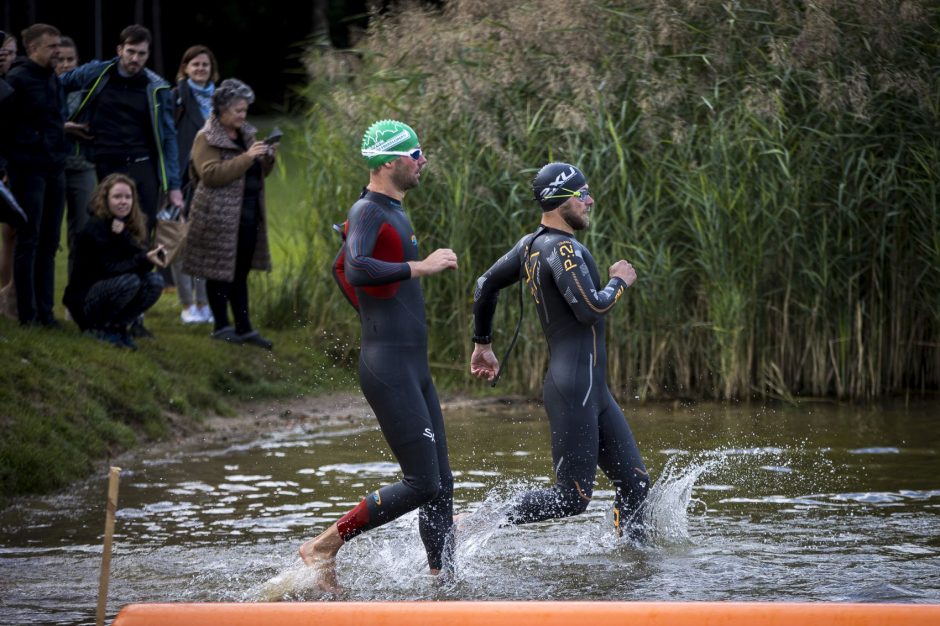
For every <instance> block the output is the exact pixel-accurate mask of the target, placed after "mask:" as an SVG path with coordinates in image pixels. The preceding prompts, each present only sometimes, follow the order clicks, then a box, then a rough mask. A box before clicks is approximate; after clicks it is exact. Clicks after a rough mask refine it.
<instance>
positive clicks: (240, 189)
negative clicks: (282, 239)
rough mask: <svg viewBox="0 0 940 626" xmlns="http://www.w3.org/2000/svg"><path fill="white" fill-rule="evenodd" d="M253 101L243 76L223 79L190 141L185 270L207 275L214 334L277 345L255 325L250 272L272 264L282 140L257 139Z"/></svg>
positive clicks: (190, 272) (227, 339)
mask: <svg viewBox="0 0 940 626" xmlns="http://www.w3.org/2000/svg"><path fill="white" fill-rule="evenodd" d="M254 99H255V96H254V92H252V90H251V88H250V87H249V86H248V85H246V84H245V83H243V82H242V81H240V80H237V79H234V78H230V79H228V80H224V81H222V83H221V84H220V85H219V86H218V87H217V88H216V90H215V93H214V94H213V96H212V114H211V115H210V116H209V119H208V120H206V125H205V126H204V127H203V128H202V130H200V131H199V134H197V135H196V139H195V141H194V142H193V151H192V159H191V161H190V175H191V176H192V177H193V179H194V181H195V185H196V188H195V192H194V194H193V200H192V206H191V207H190V214H189V219H190V227H189V235H188V236H187V238H186V246H185V248H184V251H183V271H184V272H186V273H187V274H190V275H192V276H200V277H203V278H205V279H206V292H207V295H208V298H209V307H210V308H211V309H212V315H213V317H214V318H215V330H214V332H213V333H212V337H213V338H214V339H219V340H222V341H227V342H230V343H246V344H251V345H255V346H260V347H262V348H267V349H269V350H270V349H271V348H272V346H273V344H272V343H271V342H270V341H268V340H267V339H265V338H264V337H262V336H261V335H260V334H259V333H258V331H257V330H255V329H254V328H252V326H251V319H250V317H249V315H248V272H249V271H250V270H252V269H262V270H270V269H271V255H270V251H269V249H268V234H267V225H266V220H265V206H264V178H265V176H267V175H268V174H269V173H270V172H271V170H272V168H273V167H274V157H275V155H276V153H277V145H276V144H275V145H268V144H267V143H265V142H263V141H256V140H255V133H256V131H255V129H254V127H252V126H251V125H250V124H248V123H247V122H246V121H245V117H246V115H247V112H248V105H250V104H251V103H252V102H254ZM229 305H231V309H232V317H233V319H234V326H233V325H231V324H230V323H229V316H228V308H229Z"/></svg>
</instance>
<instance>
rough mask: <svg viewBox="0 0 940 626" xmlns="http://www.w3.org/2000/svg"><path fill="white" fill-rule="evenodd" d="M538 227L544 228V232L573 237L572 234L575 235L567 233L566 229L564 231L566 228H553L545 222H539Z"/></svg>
mask: <svg viewBox="0 0 940 626" xmlns="http://www.w3.org/2000/svg"><path fill="white" fill-rule="evenodd" d="M539 228H541V229H545V232H547V233H556V234H559V235H564V236H565V237H574V236H575V235H574V233H569V232H568V231H566V230H561V229H560V228H553V227H551V226H548V225H546V224H539Z"/></svg>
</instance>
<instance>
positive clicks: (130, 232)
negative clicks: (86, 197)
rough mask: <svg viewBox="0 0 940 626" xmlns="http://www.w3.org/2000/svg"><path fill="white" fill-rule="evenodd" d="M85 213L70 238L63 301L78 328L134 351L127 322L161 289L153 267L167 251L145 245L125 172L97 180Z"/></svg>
mask: <svg viewBox="0 0 940 626" xmlns="http://www.w3.org/2000/svg"><path fill="white" fill-rule="evenodd" d="M90 212H91V216H90V217H89V218H88V221H87V222H86V224H85V226H84V228H82V230H81V231H79V233H78V235H77V236H76V238H75V261H74V264H73V265H72V271H71V274H70V275H69V284H68V286H66V288H65V296H64V297H63V298H62V302H63V303H64V304H65V306H66V307H67V308H68V310H69V313H71V314H72V319H73V320H75V322H76V323H77V324H78V326H79V328H81V329H82V330H84V331H86V332H88V333H89V334H91V335H93V336H95V337H96V338H98V339H101V340H103V341H107V342H108V343H111V344H113V345H115V346H117V347H120V348H130V349H131V350H136V349H137V346H136V345H135V343H134V341H133V340H132V339H131V337H130V334H129V333H128V327H129V326H130V324H131V322H133V321H134V320H135V319H137V318H138V317H139V316H140V315H142V314H143V313H144V311H146V310H147V309H149V308H150V307H152V306H153V305H154V304H156V302H157V300H158V299H159V298H160V294H161V293H163V278H162V277H161V276H160V275H159V274H158V273H156V272H154V271H153V268H154V266H157V267H165V266H166V251H165V250H164V248H163V246H162V245H161V246H157V247H155V248H153V249H152V250H147V248H146V247H145V246H144V242H145V241H146V239H147V235H146V220H145V218H144V214H143V211H142V210H141V208H140V201H139V200H138V198H137V186H136V185H135V184H134V181H133V179H131V178H130V177H129V176H126V175H124V174H111V175H109V176H107V177H105V179H104V180H102V181H101V182H100V183H98V186H97V187H96V188H95V192H94V194H93V195H92V198H91V208H90Z"/></svg>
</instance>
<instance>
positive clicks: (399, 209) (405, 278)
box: [300, 120, 457, 591]
mask: <svg viewBox="0 0 940 626" xmlns="http://www.w3.org/2000/svg"><path fill="white" fill-rule="evenodd" d="M361 153H362V156H363V158H364V159H365V161H366V164H367V165H368V167H369V169H370V170H371V171H370V174H369V184H368V186H367V187H366V188H365V189H364V190H363V192H362V195H361V196H360V197H359V200H358V201H357V202H356V203H355V204H354V205H353V206H352V208H351V209H350V210H349V217H348V220H347V221H346V225H345V227H343V228H340V230H341V231H342V232H343V235H344V240H345V241H344V243H343V246H342V248H341V250H340V252H339V254H338V255H337V258H336V262H335V264H334V275H335V277H336V279H337V282H338V283H339V285H340V287H341V288H342V290H343V292H344V294H345V295H346V297H347V298H348V299H349V301H350V303H352V305H353V306H354V307H355V308H356V309H357V310H358V312H359V318H360V320H361V322H362V340H361V341H362V346H361V350H360V354H359V381H360V383H361V385H362V392H363V394H364V395H365V397H366V400H368V402H369V405H370V406H371V407H372V410H373V411H374V412H375V415H376V417H377V418H378V422H379V425H380V426H381V428H382V434H383V435H384V436H385V440H386V441H387V442H388V444H389V446H390V447H391V449H392V452H393V453H394V455H395V458H396V459H397V460H398V462H399V464H400V465H401V469H402V473H403V474H404V478H403V479H402V480H401V482H398V483H395V484H393V485H386V486H384V487H381V488H379V489H377V490H376V491H374V492H372V493H370V494H369V495H368V496H367V497H366V498H365V499H363V500H362V501H361V502H360V503H359V504H358V505H357V506H356V507H355V508H353V509H352V510H351V511H349V512H348V513H346V514H345V515H343V517H341V518H340V519H339V521H337V522H336V523H334V524H332V525H331V526H330V527H329V528H327V529H326V530H325V531H324V532H323V533H321V534H320V535H319V536H318V537H316V538H314V539H311V540H309V541H307V542H306V543H304V544H303V545H302V546H301V547H300V556H301V558H302V559H303V561H304V562H305V563H306V564H307V565H310V566H314V567H317V568H319V569H320V572H319V576H318V584H319V586H320V588H321V589H323V590H325V591H332V590H335V589H337V588H338V586H337V582H336V571H335V565H334V558H335V556H336V554H337V552H338V551H339V549H340V548H341V547H342V545H343V544H344V543H345V542H347V541H349V540H350V539H352V538H353V537H355V536H357V535H359V534H360V533H363V532H365V531H367V530H371V529H373V528H376V527H377V526H381V525H382V524H385V523H388V522H390V521H392V520H394V519H395V518H397V517H400V516H401V515H404V514H405V513H407V512H409V511H412V510H414V509H416V508H419V509H420V510H419V516H418V528H419V531H420V534H421V539H422V541H423V542H424V546H425V549H426V550H427V554H428V565H429V566H430V569H431V572H432V573H434V574H436V573H438V572H440V570H441V568H442V567H443V566H444V565H445V563H446V560H447V559H446V556H447V554H446V553H447V552H449V551H450V549H451V545H452V538H451V536H450V530H451V526H452V518H453V477H452V475H451V471H450V463H449V462H448V459H447V439H446V437H445V435H444V419H443V417H442V415H441V406H440V402H439V400H438V398H437V392H436V391H435V389H434V382H433V381H432V380H431V373H430V369H429V367H428V340H427V322H426V320H425V312H424V296H423V294H422V291H421V283H420V282H419V281H418V280H416V279H417V278H419V277H421V276H430V275H433V274H437V273H439V272H443V271H444V270H449V269H451V270H452V269H456V268H457V255H456V254H454V252H453V250H450V249H445V248H441V249H438V250H435V251H434V252H432V253H431V254H430V255H428V256H427V257H426V258H425V259H423V260H422V259H421V257H420V255H419V253H418V240H417V238H416V236H415V233H414V231H413V230H412V227H411V223H410V222H409V221H408V216H407V215H406V214H405V210H404V207H403V206H402V200H403V199H404V197H405V193H406V192H407V191H408V190H409V189H413V188H415V187H417V186H418V184H419V182H420V180H421V170H422V169H423V168H424V166H425V165H427V159H426V158H425V156H424V154H423V153H422V152H421V148H420V146H419V142H418V136H417V135H416V134H415V131H414V130H413V129H412V128H411V127H410V126H408V125H407V124H403V123H401V122H398V121H394V120H381V121H378V122H375V123H374V124H372V126H370V127H369V128H368V130H366V132H365V135H364V136H363V138H362V148H361Z"/></svg>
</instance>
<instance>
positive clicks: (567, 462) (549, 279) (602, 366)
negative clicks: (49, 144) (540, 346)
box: [473, 226, 649, 531]
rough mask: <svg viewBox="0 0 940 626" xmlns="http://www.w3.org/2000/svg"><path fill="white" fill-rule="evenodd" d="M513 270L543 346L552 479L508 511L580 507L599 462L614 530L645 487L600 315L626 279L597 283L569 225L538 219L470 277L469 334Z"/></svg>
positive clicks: (529, 518)
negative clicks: (609, 489) (613, 390)
mask: <svg viewBox="0 0 940 626" xmlns="http://www.w3.org/2000/svg"><path fill="white" fill-rule="evenodd" d="M526 256H528V259H527V262H525V265H524V266H523V262H524V260H525V258H526ZM523 272H524V276H525V280H526V283H527V286H528V288H529V291H530V293H531V295H532V297H533V299H534V300H535V304H536V309H537V310H538V314H539V320H540V321H541V323H542V331H543V332H544V334H545V338H546V339H547V340H548V347H549V352H550V354H551V356H550V359H549V364H548V372H547V373H546V375H545V386H544V390H543V400H544V402H545V411H546V413H548V418H549V423H550V425H551V431H552V460H553V464H554V467H555V477H556V480H555V485H554V486H553V487H551V488H550V489H538V490H534V491H529V492H527V493H525V494H523V496H522V498H521V500H520V501H519V503H518V504H517V505H516V506H514V508H513V509H512V510H511V512H510V514H509V520H510V522H512V523H515V524H525V523H529V522H538V521H541V520H545V519H550V518H554V517H565V516H569V515H577V514H578V513H581V512H583V511H584V509H585V508H587V505H588V502H589V501H590V499H591V494H592V492H593V486H594V476H595V474H596V472H597V467H598V466H600V468H601V469H602V470H603V471H604V473H605V474H606V475H607V477H608V478H610V480H611V482H613V484H614V486H615V487H616V498H615V502H614V523H615V525H616V527H617V530H618V531H619V529H620V520H621V518H623V519H624V520H629V519H630V518H631V516H632V515H633V514H634V513H635V512H636V510H637V509H638V508H639V506H640V504H641V503H642V501H643V500H644V498H645V497H646V494H647V492H648V490H649V475H648V474H647V472H646V466H645V465H644V464H643V459H642V458H641V457H640V452H639V450H638V449H637V445H636V441H635V440H634V438H633V433H632V432H631V431H630V427H629V425H628V424H627V420H626V418H625V417H624V415H623V412H622V411H621V410H620V407H619V406H617V403H616V401H614V399H613V397H611V394H610V390H609V389H608V388H607V349H606V340H605V334H604V333H605V331H604V316H605V315H606V314H607V313H608V312H609V311H610V310H611V309H612V308H613V306H614V305H615V304H616V303H617V301H618V300H619V299H620V296H621V295H623V293H624V291H625V290H626V288H627V286H626V284H625V283H624V282H623V281H622V280H621V279H619V278H612V279H611V280H610V281H609V282H608V283H607V284H606V286H604V285H603V284H602V283H601V279H600V275H599V274H598V272H597V267H596V266H595V264H594V258H593V257H592V256H591V253H590V252H588V250H587V248H585V247H584V246H583V245H581V244H580V243H578V241H577V240H575V239H574V237H573V236H572V235H569V234H567V233H565V232H562V231H560V230H555V229H552V228H548V227H544V226H543V227H541V228H540V229H539V230H538V231H536V233H533V234H529V235H526V236H525V237H523V238H522V239H520V240H519V242H518V243H517V244H516V245H515V246H514V247H513V249H512V250H510V251H509V252H508V253H506V254H505V255H503V257H502V258H501V259H499V260H498V261H497V262H496V263H495V264H494V265H493V266H492V267H491V268H490V269H489V270H487V271H486V273H485V274H483V275H482V276H481V277H480V278H479V279H477V283H476V293H475V294H474V306H473V314H474V324H475V332H476V334H477V335H480V336H488V335H490V334H491V330H492V321H493V314H494V313H495V311H496V301H497V297H498V295H499V291H500V290H501V289H503V288H504V287H507V286H509V285H511V284H513V283H515V282H516V281H518V280H520V278H521V277H522V275H523Z"/></svg>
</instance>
